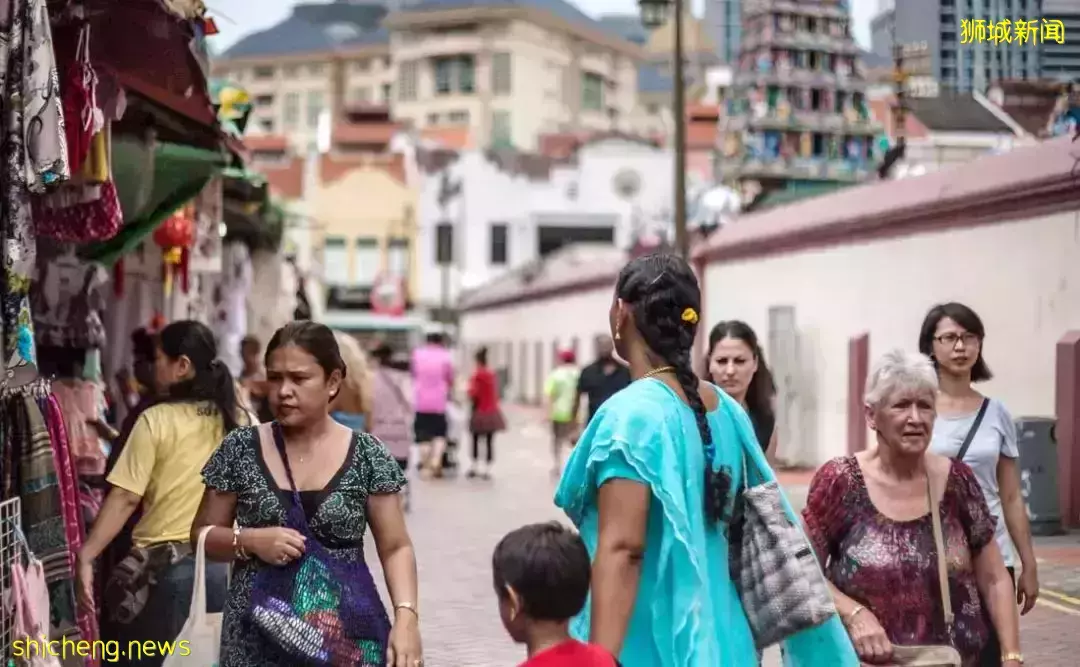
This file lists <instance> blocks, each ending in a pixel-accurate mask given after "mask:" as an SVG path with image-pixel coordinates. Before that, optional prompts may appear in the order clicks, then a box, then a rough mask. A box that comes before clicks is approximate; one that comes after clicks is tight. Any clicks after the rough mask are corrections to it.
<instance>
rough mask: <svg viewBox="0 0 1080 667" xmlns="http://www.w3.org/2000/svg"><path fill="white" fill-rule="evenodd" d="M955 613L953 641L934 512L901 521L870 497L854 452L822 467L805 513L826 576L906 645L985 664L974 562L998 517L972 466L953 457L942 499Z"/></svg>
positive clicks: (984, 620) (985, 623)
mask: <svg viewBox="0 0 1080 667" xmlns="http://www.w3.org/2000/svg"><path fill="white" fill-rule="evenodd" d="M940 511H941V528H942V532H943V534H944V541H945V551H946V561H947V563H948V569H949V591H950V593H951V594H952V606H953V612H954V614H955V620H954V623H953V637H952V639H951V640H950V638H949V636H948V632H947V630H946V627H945V617H944V612H943V610H942V608H941V596H940V586H939V585H938V571H937V548H936V546H935V544H934V534H933V528H932V522H931V519H930V514H929V513H928V514H925V515H923V516H922V517H920V518H918V519H914V520H911V521H894V520H893V519H890V518H888V517H886V516H884V515H883V514H881V513H880V512H879V511H878V510H877V508H876V507H875V506H874V504H873V502H871V500H870V494H869V492H868V491H867V488H866V480H865V479H864V478H863V475H862V470H861V468H860V467H859V464H858V462H857V461H856V459H855V457H854V456H847V457H843V458H837V459H833V460H832V461H830V462H828V463H826V464H825V465H824V466H822V467H821V468H820V469H819V470H818V472H817V474H815V475H814V479H813V481H812V482H811V484H810V494H809V497H808V498H807V505H806V509H804V510H803V518H804V519H805V521H806V528H807V532H808V536H809V538H810V541H811V543H812V544H813V545H814V549H815V550H816V551H817V555H818V558H819V559H820V560H821V562H823V563H826V566H825V573H826V576H827V577H828V578H829V581H831V582H832V584H833V585H834V586H836V587H837V588H838V589H839V590H840V591H841V592H842V593H843V594H844V595H847V596H848V597H850V598H851V599H853V600H856V601H857V602H859V603H860V604H863V605H865V606H866V608H867V609H868V610H870V611H871V612H873V614H874V616H876V617H877V619H878V621H879V622H880V623H881V625H882V627H883V628H884V629H885V632H886V634H888V636H889V639H890V641H892V642H893V643H894V644H898V645H902V646H903V645H917V644H951V645H952V646H953V647H954V648H956V650H957V651H959V652H960V654H961V655H962V656H963V657H964V664H965V665H967V664H969V663H973V662H974V661H977V659H978V656H979V652H980V651H981V650H982V647H983V645H984V644H985V643H986V641H987V639H988V636H989V630H990V626H989V617H988V616H987V614H986V613H984V611H983V606H982V603H981V602H980V598H979V591H978V588H977V587H976V585H975V566H974V559H975V556H976V555H977V554H978V553H979V551H980V550H981V549H982V548H983V547H985V546H987V545H988V544H990V543H992V542H993V540H994V517H992V516H991V515H990V510H989V509H988V508H987V506H986V500H985V499H984V498H983V495H982V491H980V490H979V484H978V482H977V481H976V479H975V474H974V473H973V472H971V468H969V467H968V466H967V465H965V464H964V463H960V462H953V464H952V468H951V469H950V471H949V477H948V482H947V483H946V486H945V494H944V497H943V498H942V500H941V504H940Z"/></svg>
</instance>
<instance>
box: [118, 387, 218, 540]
mask: <svg viewBox="0 0 1080 667" xmlns="http://www.w3.org/2000/svg"><path fill="white" fill-rule="evenodd" d="M224 437H225V429H224V425H223V424H222V421H221V415H220V413H219V412H218V410H217V408H216V407H214V406H213V405H211V404H208V403H162V404H159V405H155V406H153V407H151V408H150V409H148V410H146V411H145V412H143V413H142V414H141V415H139V418H138V419H137V420H135V426H134V427H132V429H131V434H130V435H129V436H128V439H127V444H126V445H125V446H124V450H123V451H122V452H120V456H119V458H118V459H117V461H116V467H114V468H113V471H112V473H111V474H110V475H109V479H108V481H109V483H110V484H112V485H113V486H117V487H120V488H121V489H124V490H126V491H130V492H131V493H134V494H136V495H139V496H142V499H143V514H142V518H140V519H139V523H138V524H136V526H135V530H134V531H133V533H132V541H133V542H134V543H135V546H139V547H145V546H148V545H151V544H159V543H161V542H186V541H187V540H188V535H189V534H190V531H191V524H192V522H193V521H194V520H195V513H196V512H198V510H199V502H200V501H201V500H202V496H203V480H202V468H203V466H204V465H206V462H207V460H209V459H210V455H211V454H213V453H214V450H216V449H217V447H218V445H220V444H221V440H222V438H224Z"/></svg>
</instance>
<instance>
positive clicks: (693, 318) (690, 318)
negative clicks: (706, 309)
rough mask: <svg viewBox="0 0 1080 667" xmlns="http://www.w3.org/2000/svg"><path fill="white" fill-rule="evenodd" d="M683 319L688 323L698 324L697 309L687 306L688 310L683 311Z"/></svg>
mask: <svg viewBox="0 0 1080 667" xmlns="http://www.w3.org/2000/svg"><path fill="white" fill-rule="evenodd" d="M682 321H683V322H686V323H687V324H697V321H698V316H697V311H696V310H694V309H693V308H687V309H686V310H684V311H682Z"/></svg>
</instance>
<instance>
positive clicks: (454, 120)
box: [448, 111, 469, 125]
mask: <svg viewBox="0 0 1080 667" xmlns="http://www.w3.org/2000/svg"><path fill="white" fill-rule="evenodd" d="M448 120H449V121H450V124H451V125H468V124H469V112H468V111H451V112H450V113H449V114H448Z"/></svg>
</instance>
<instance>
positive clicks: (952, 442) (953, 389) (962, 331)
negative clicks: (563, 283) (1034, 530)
mask: <svg viewBox="0 0 1080 667" xmlns="http://www.w3.org/2000/svg"><path fill="white" fill-rule="evenodd" d="M985 337H986V330H985V328H984V327H983V323H982V320H980V319H979V316H978V315H977V314H976V313H975V311H973V310H971V309H970V308H968V307H967V306H965V305H963V304H961V303H945V304H941V305H937V306H934V307H933V308H931V309H930V312H929V313H927V314H926V318H925V319H924V320H923V325H922V330H921V331H920V332H919V351H920V352H922V353H923V354H925V355H927V356H929V357H930V358H931V359H933V361H934V365H935V366H936V367H937V371H938V380H939V390H938V398H937V413H938V416H937V421H935V422H934V434H933V439H932V440H931V443H930V449H931V451H933V452H935V453H937V454H941V455H943V456H948V457H951V458H961V459H962V460H963V461H964V463H966V464H968V466H970V467H971V469H972V470H973V471H974V472H975V477H976V478H978V480H979V486H980V487H981V488H982V492H983V495H984V496H985V497H986V504H987V505H989V507H990V512H991V513H992V514H994V515H995V516H996V517H997V527H996V531H995V537H996V540H997V543H998V547H999V548H1000V549H1001V555H1002V556H1003V557H1004V559H1005V565H1006V567H1007V568H1008V570H1009V572H1010V574H1012V575H1014V577H1015V574H1016V572H1015V570H1016V566H1017V565H1018V564H1019V565H1020V569H1021V573H1020V578H1019V580H1017V581H1016V603H1017V604H1018V605H1022V607H1023V608H1022V610H1021V612H1020V613H1021V614H1026V613H1028V612H1029V611H1031V609H1032V607H1034V606H1035V600H1036V599H1037V598H1038V596H1039V575H1038V570H1037V567H1036V564H1035V550H1034V547H1033V546H1032V542H1031V527H1030V525H1029V523H1028V516H1027V509H1026V508H1025V506H1024V498H1023V496H1022V495H1021V493H1020V466H1019V465H1018V461H1017V459H1018V458H1019V457H1020V450H1019V449H1018V447H1017V444H1016V425H1015V424H1014V423H1013V419H1012V416H1011V415H1010V414H1009V411H1008V410H1006V409H1005V406H1004V405H1003V404H1002V403H1001V401H998V400H996V399H992V398H987V397H985V396H983V395H982V394H980V393H979V392H978V391H976V390H975V388H974V387H973V386H972V384H973V383H976V382H984V381H986V380H989V379H990V378H991V374H990V369H989V367H988V366H987V365H986V361H985V360H984V359H983V354H982V353H983V340H984V339H985ZM980 415H981V416H980ZM969 433H970V438H969ZM965 441H967V442H966V447H965ZM961 450H963V451H961ZM1017 552H1019V554H1017ZM1017 555H1019V563H1017ZM995 644H996V642H995V641H993V640H992V641H991V642H990V646H988V647H987V651H988V652H989V651H996V646H995Z"/></svg>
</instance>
